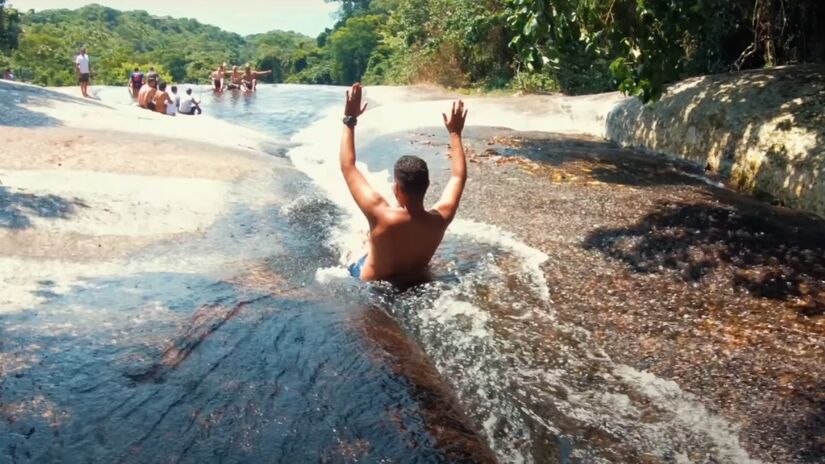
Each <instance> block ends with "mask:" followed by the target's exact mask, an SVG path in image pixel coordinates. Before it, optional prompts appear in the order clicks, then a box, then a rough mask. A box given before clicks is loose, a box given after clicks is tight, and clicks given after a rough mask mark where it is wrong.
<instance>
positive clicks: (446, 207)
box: [341, 84, 467, 284]
mask: <svg viewBox="0 0 825 464" xmlns="http://www.w3.org/2000/svg"><path fill="white" fill-rule="evenodd" d="M361 96H362V95H361V86H360V85H359V84H355V85H353V86H352V89H351V91H349V92H347V104H346V107H345V111H344V114H345V115H346V117H345V118H344V123H345V127H344V135H343V138H342V140H341V171H342V173H343V175H344V180H345V181H346V182H347V186H348V187H349V190H350V193H352V196H353V199H354V200H355V202H356V203H357V204H358V207H359V208H360V209H361V211H362V212H363V213H364V216H365V217H366V218H367V221H368V222H369V226H370V238H369V252H368V254H367V255H366V256H364V258H362V259H361V260H360V261H359V262H357V263H355V264H353V265H352V266H350V272H351V273H352V274H353V276H354V277H357V278H359V279H361V280H366V281H370V280H387V281H391V282H394V283H404V284H409V283H417V282H421V281H424V280H427V279H428V277H429V263H430V260H431V259H432V257H433V255H434V254H435V251H436V250H437V249H438V246H439V245H440V244H441V240H442V239H443V238H444V233H445V231H446V230H447V227H448V226H449V225H450V222H452V220H453V218H454V217H455V213H456V211H457V210H458V204H459V201H460V200H461V194H462V193H463V191H464V184H465V182H466V180H467V174H466V162H465V159H464V148H463V144H462V141H461V131H462V130H463V129H464V121H465V118H466V116H467V112H466V111H465V110H464V104H463V103H462V102H460V101H458V102H455V103H454V104H453V108H452V111H451V113H450V117H449V118H448V117H447V115H446V114H443V115H442V116H443V118H444V124H445V125H446V127H447V130H448V131H449V132H450V142H451V146H452V156H451V157H452V175H451V177H450V180H449V182H448V183H447V187H446V188H445V189H444V193H443V194H442V196H441V199H440V200H439V201H438V203H436V204H435V205H434V206H433V207H432V208H431V209H426V208H425V207H424V203H423V201H424V195H425V193H426V191H427V188H428V187H429V172H428V169H427V164H426V163H425V162H424V161H423V160H421V159H420V158H417V157H414V156H404V157H401V158H400V159H399V160H398V162H397V163H396V165H395V169H394V177H395V184H394V185H393V191H394V193H395V197H396V199H397V200H398V204H399V206H391V205H390V204H389V203H388V202H387V201H386V200H385V199H384V198H383V197H382V196H381V195H380V194H378V193H377V192H376V191H375V190H374V189H373V188H372V187H371V186H370V185H369V183H368V182H367V180H366V178H364V176H363V174H362V173H361V172H360V171H359V170H358V168H357V167H356V166H355V123H356V122H357V121H355V118H356V117H358V116H360V115H361V114H363V113H364V111H365V110H366V105H364V106H363V107H362V106H361Z"/></svg>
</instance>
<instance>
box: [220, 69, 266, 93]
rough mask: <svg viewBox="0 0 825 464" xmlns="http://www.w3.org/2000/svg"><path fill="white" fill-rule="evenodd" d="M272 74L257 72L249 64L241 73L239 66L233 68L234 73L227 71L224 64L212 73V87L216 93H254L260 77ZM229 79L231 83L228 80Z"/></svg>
mask: <svg viewBox="0 0 825 464" xmlns="http://www.w3.org/2000/svg"><path fill="white" fill-rule="evenodd" d="M267 74H272V70H271V69H270V70H269V71H255V70H253V69H252V65H250V64H249V63H247V64H246V66H244V71H243V72H241V71H240V70H239V69H238V66H232V71H227V70H226V63H223V64H222V65H220V66H219V67H218V69H216V70H215V71H213V72H212V74H211V76H210V77H211V78H212V87H213V90H214V91H215V92H218V93H220V92H223V91H224V90H242V91H244V92H254V91H255V90H256V87H257V85H258V77H260V76H266V75H267ZM227 77H229V82H226V78H227Z"/></svg>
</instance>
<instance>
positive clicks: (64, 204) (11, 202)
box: [0, 187, 88, 229]
mask: <svg viewBox="0 0 825 464" xmlns="http://www.w3.org/2000/svg"><path fill="white" fill-rule="evenodd" d="M77 207H81V208H88V205H86V204H85V203H84V202H83V201H81V200H79V199H77V198H73V199H66V198H63V197H60V196H57V195H36V194H33V193H21V192H13V191H11V190H10V189H9V188H8V187H0V228H4V229H28V228H30V227H32V226H33V224H32V221H31V216H37V217H41V218H49V219H68V218H69V217H70V216H71V215H72V214H73V213H74V212H75V211H76V208H77Z"/></svg>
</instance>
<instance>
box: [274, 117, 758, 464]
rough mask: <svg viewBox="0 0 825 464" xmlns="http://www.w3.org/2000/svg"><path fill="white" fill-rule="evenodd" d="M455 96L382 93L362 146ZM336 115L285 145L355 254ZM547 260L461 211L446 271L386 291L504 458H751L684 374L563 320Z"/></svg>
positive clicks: (508, 122)
mask: <svg viewBox="0 0 825 464" xmlns="http://www.w3.org/2000/svg"><path fill="white" fill-rule="evenodd" d="M468 106H469V107H470V108H471V113H473V114H472V116H471V123H473V124H477V123H479V121H481V123H482V124H485V125H491V126H507V127H513V128H515V129H522V130H526V129H533V128H535V127H536V126H537V125H538V126H540V125H542V124H546V125H548V126H553V124H554V123H553V121H552V120H546V121H537V120H536V118H531V119H525V118H523V117H521V116H514V115H512V114H508V113H507V112H502V111H496V112H490V111H486V112H485V111H473V110H474V109H475V108H474V107H473V106H472V105H471V104H468ZM479 106H483V105H479ZM447 107H448V102H444V101H441V102H418V103H403V102H402V101H394V102H388V101H383V102H382V105H381V107H380V108H379V109H378V110H376V111H373V112H368V113H367V114H366V115H365V116H364V117H363V118H362V119H363V120H364V121H365V122H364V124H363V126H364V128H363V129H361V128H360V126H359V129H360V130H359V131H358V135H357V141H356V143H357V146H359V147H364V146H368V145H369V144H370V142H371V141H373V140H376V139H377V138H379V137H380V136H382V135H385V134H388V133H393V132H397V131H403V130H413V129H415V128H417V127H430V126H433V125H435V124H434V122H433V119H434V118H435V117H437V116H438V114H439V112H440V111H441V110H443V109H444V108H447ZM339 113H340V109H338V108H332V109H330V110H329V112H328V115H327V117H326V118H324V119H322V120H320V121H319V122H317V123H315V124H313V125H312V126H310V127H308V128H307V129H305V130H304V131H302V132H299V133H298V134H296V136H295V137H294V138H293V142H295V143H296V144H298V145H299V146H298V147H296V148H294V149H293V150H291V151H290V152H289V157H290V159H291V160H292V162H293V164H294V165H295V166H296V167H298V168H299V169H300V170H301V171H303V172H305V173H306V174H307V175H308V176H309V177H310V178H312V179H313V180H314V181H315V183H316V185H318V187H319V188H321V189H322V190H323V191H324V192H325V193H326V194H327V195H328V196H329V198H330V199H331V200H332V201H334V202H335V203H336V204H337V205H339V206H340V207H341V208H342V209H343V210H344V211H346V214H345V217H344V218H343V221H342V222H341V223H340V224H339V225H338V227H337V228H335V229H334V231H333V233H332V235H331V237H332V243H330V245H331V246H332V247H334V249H337V250H338V253H339V255H340V257H341V259H340V263H341V265H345V264H346V263H348V262H350V261H352V260H353V259H355V258H357V257H358V256H360V255H361V254H363V251H364V249H365V248H364V237H365V233H366V230H365V227H366V221H365V220H364V219H363V218H362V216H361V214H360V212H359V211H358V210H357V207H356V206H355V204H354V202H353V201H352V200H351V198H350V196H349V192H348V191H347V190H346V186H345V184H344V183H343V182H342V181H341V179H340V172H339V170H338V164H337V157H336V154H337V149H338V134H339V133H340V131H341V124H340V121H339V117H338V116H339ZM479 113H481V114H480V115H479ZM385 115H387V116H385ZM388 115H403V117H389V116H388ZM371 119H372V122H370V120H371ZM519 126H523V127H519ZM360 153H361V156H360V157H359V159H360V160H361V163H359V167H360V168H361V169H362V171H364V173H365V175H366V177H367V178H368V180H369V181H370V183H371V184H372V185H373V186H374V187H375V188H376V189H377V190H378V191H379V192H380V193H382V195H384V197H385V198H387V199H389V200H392V199H393V196H392V195H391V194H390V192H391V183H390V174H389V172H388V171H387V170H386V169H383V170H378V171H370V170H369V167H368V164H370V161H373V162H374V161H375V159H377V158H376V157H382V158H384V157H390V158H392V157H394V155H393V154H392V153H383V152H382V153H373V152H366V153H365V152H364V151H363V150H362V151H361V152H360ZM364 161H366V163H365V162H364ZM428 161H429V160H428ZM379 165H386V161H384V160H382V162H381V163H379ZM469 181H470V182H473V179H470V180H469ZM460 216H461V214H460V212H459V217H460ZM551 233H552V232H551ZM547 259H548V257H547V255H545V254H544V253H542V252H541V251H539V250H536V249H534V248H531V247H530V246H528V245H526V244H524V243H523V242H521V241H519V240H518V239H517V238H516V237H515V236H514V235H513V234H512V233H510V232H508V231H504V230H501V229H500V228H498V227H495V226H491V225H489V224H483V223H477V222H473V221H466V220H461V219H457V220H456V221H455V222H454V223H453V225H452V226H451V228H450V231H449V233H448V238H447V239H446V243H445V245H444V246H443V247H442V250H441V251H440V252H439V255H438V256H437V257H436V263H435V264H434V271H435V272H436V274H437V275H439V278H438V279H437V280H436V282H434V283H432V284H429V285H426V286H424V287H422V288H421V289H419V290H416V291H415V292H414V293H415V294H414V295H409V292H408V294H405V295H403V296H400V297H396V296H390V297H386V299H385V300H384V301H383V305H384V307H385V308H386V310H387V311H389V312H390V313H392V314H393V315H394V316H395V317H396V319H397V320H399V322H400V323H401V325H402V327H404V328H405V329H406V330H407V331H408V332H409V333H411V334H412V335H413V336H414V338H415V339H416V340H417V341H418V342H419V343H420V344H421V345H422V346H423V347H424V349H425V351H426V352H427V354H428V355H429V356H430V357H431V358H432V359H433V360H434V362H435V364H436V366H437V367H438V370H439V371H440V372H441V374H442V375H443V376H444V377H445V379H446V380H447V381H448V382H449V383H450V384H451V385H452V386H453V387H454V388H455V389H456V390H457V392H458V395H459V397H460V398H461V399H462V401H463V402H464V406H465V408H466V409H467V410H468V411H469V413H470V415H471V417H472V418H473V419H474V420H475V421H476V422H477V424H479V425H480V426H481V427H483V430H484V432H485V434H486V435H487V438H488V439H489V440H490V442H491V444H492V446H493V448H494V450H495V451H496V452H497V453H498V455H499V458H500V459H501V460H502V461H504V462H545V461H546V460H547V459H550V457H551V456H553V457H554V458H557V459H559V460H560V461H561V462H567V461H568V460H571V459H573V460H575V461H577V462H623V461H634V460H639V459H642V458H643V457H644V456H655V457H656V459H657V460H665V461H678V462H697V460H698V461H699V462H702V461H704V457H705V456H715V457H716V458H717V459H718V460H719V461H720V462H731V463H733V462H737V463H738V462H749V461H748V460H749V458H748V455H747V453H746V452H745V451H744V450H743V449H742V448H741V447H740V446H739V443H738V438H737V427H736V426H734V425H731V424H729V423H728V422H726V421H725V420H724V419H721V418H718V417H715V416H713V415H712V414H710V413H709V412H708V411H707V410H706V409H705V408H704V406H702V405H701V404H700V403H699V402H698V401H697V399H696V398H694V397H692V396H691V395H689V394H686V393H684V392H682V391H681V389H679V387H678V385H677V384H675V383H673V382H669V381H663V380H661V379H658V378H657V377H655V376H653V375H651V374H648V373H642V372H638V371H636V370H634V369H632V368H630V367H628V366H622V365H616V364H614V363H613V362H612V361H611V360H610V359H609V358H608V357H607V356H606V355H605V354H604V353H603V352H602V351H601V350H600V349H599V348H598V347H597V346H594V345H593V343H592V341H591V337H590V335H589V333H587V331H585V330H584V329H582V328H580V327H575V326H567V325H564V324H560V323H559V322H558V320H557V318H556V317H555V313H554V311H553V307H552V302H551V301H552V299H551V294H552V292H551V289H550V288H548V286H547V279H546V277H545V275H544V272H543V270H542V266H543V265H545V263H546V261H547ZM335 278H342V279H345V278H347V277H346V271H345V270H344V269H343V267H339V268H324V269H319V271H318V273H317V279H318V280H319V281H321V282H328V281H329V280H330V279H335ZM439 279H440V280H439ZM562 430H565V431H566V433H568V434H571V433H572V434H573V435H568V436H565V435H564V434H563V432H562Z"/></svg>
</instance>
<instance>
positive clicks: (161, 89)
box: [158, 81, 166, 92]
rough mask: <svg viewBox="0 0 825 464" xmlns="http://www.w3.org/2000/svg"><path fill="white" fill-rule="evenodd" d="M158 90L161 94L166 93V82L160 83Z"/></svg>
mask: <svg viewBox="0 0 825 464" xmlns="http://www.w3.org/2000/svg"><path fill="white" fill-rule="evenodd" d="M158 89H160V91H161V92H165V91H166V82H165V81H160V83H159V84H158Z"/></svg>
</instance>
